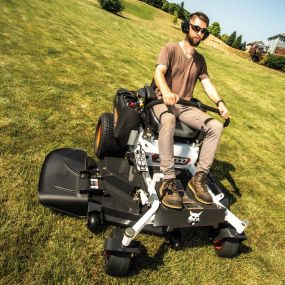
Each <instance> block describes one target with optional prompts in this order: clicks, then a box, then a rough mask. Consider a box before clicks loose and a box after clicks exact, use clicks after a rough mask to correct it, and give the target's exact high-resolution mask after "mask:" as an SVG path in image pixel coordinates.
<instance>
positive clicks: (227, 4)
mask: <svg viewBox="0 0 285 285" xmlns="http://www.w3.org/2000/svg"><path fill="white" fill-rule="evenodd" d="M168 2H173V3H174V2H175V3H181V2H182V0H168ZM184 5H185V6H184V7H185V9H186V10H188V11H189V12H196V11H201V12H204V13H205V14H207V15H208V16H209V18H210V21H211V23H213V22H219V23H220V25H221V28H222V31H221V34H224V33H227V34H231V33H232V32H233V31H236V32H237V35H240V34H241V35H242V37H243V41H246V42H247V43H249V42H252V41H257V40H262V41H263V42H264V43H265V44H266V43H267V38H268V37H270V36H274V35H277V34H280V33H285V0H259V1H258V0H235V1H234V0H216V1H215V0H184Z"/></svg>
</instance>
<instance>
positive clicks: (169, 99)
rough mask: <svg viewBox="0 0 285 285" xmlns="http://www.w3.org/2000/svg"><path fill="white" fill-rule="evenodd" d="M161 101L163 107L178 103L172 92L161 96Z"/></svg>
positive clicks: (177, 97)
mask: <svg viewBox="0 0 285 285" xmlns="http://www.w3.org/2000/svg"><path fill="white" fill-rule="evenodd" d="M162 99H163V102H164V104H165V105H174V104H176V103H177V102H178V100H179V96H178V95H176V94H175V93H172V92H167V93H165V94H163V95H162Z"/></svg>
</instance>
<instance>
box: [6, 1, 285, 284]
mask: <svg viewBox="0 0 285 285" xmlns="http://www.w3.org/2000/svg"><path fill="white" fill-rule="evenodd" d="M125 4H126V10H125V11H124V12H123V14H122V16H123V17H122V16H117V15H113V14H111V13H108V12H106V11H103V10H102V9H101V8H100V7H99V5H98V3H97V1H94V0H45V1H44V0H41V1H38V0H21V1H16V0H0V11H1V13H0V114H1V115H0V131H1V133H0V134H1V141H0V169H1V171H0V199H1V200H0V203H1V204H0V225H1V227H0V284H285V239H284V236H285V218H284V213H285V206H284V205H285V192H284V181H285V173H284V169H285V158H284V153H285V136H284V133H285V128H284V125H285V117H284V112H285V74H284V73H280V72H276V71H274V70H270V69H267V68H265V67H262V66H259V65H256V64H254V63H252V62H249V61H248V60H246V59H243V58H240V57H237V56H235V55H232V56H231V55H230V56H229V55H226V54H223V53H222V52H220V51H218V50H216V49H213V48H211V47H209V46H207V45H205V44H202V45H201V47H199V48H198V50H199V52H201V53H202V54H203V55H204V56H205V57H206V60H207V63H208V70H209V74H210V76H211V78H212V81H213V82H214V84H215V85H216V86H217V88H218V90H219V93H220V95H221V97H222V98H223V99H224V100H225V101H226V103H227V106H228V108H229V110H230V112H231V116H232V120H231V125H230V126H229V127H228V128H227V129H225V130H224V134H223V138H222V141H221V144H220V147H219V150H218V153H217V156H216V160H215V163H214V165H213V173H214V174H215V176H216V178H217V181H218V182H219V183H220V185H221V186H222V187H224V188H225V189H227V191H228V193H229V196H230V197H231V200H232V206H231V209H232V211H233V212H234V213H235V214H236V215H237V216H238V217H239V218H241V219H243V220H249V221H250V225H249V226H248V228H247V230H246V234H247V236H248V240H247V241H245V242H244V245H243V246H242V247H241V253H240V255H239V256H238V257H236V258H234V259H221V258H218V257H217V256H216V255H215V252H214V249H213V246H212V245H211V244H210V243H209V242H208V241H207V239H205V238H203V237H201V236H200V235H199V233H198V232H196V231H194V232H192V231H184V232H183V243H182V247H181V249H180V250H178V251H174V250H172V249H170V248H169V247H168V246H167V245H166V244H165V240H164V239H163V238H162V237H157V236H154V235H147V234H141V235H139V236H138V240H139V241H140V242H141V243H142V244H143V245H144V247H145V249H146V254H144V255H143V256H140V257H139V258H137V259H136V260H134V262H133V264H132V265H131V269H130V274H129V276H128V277H126V278H111V277H109V276H107V275H106V274H105V272H104V257H103V256H102V251H103V245H104V240H105V238H106V237H108V236H109V235H110V232H111V230H112V229H113V226H108V227H106V229H104V230H103V231H102V232H101V233H100V234H98V235H94V234H92V233H91V232H90V231H89V230H88V229H87V227H86V221H85V220H78V219H73V218H70V217H66V216H63V215H59V214H56V213H54V212H52V211H51V210H49V209H46V208H44V207H43V206H42V205H40V204H39V202H38V193H37V185H38V178H39V173H40V169H41V165H42V163H43V160H44V158H45V156H46V155H47V154H48V153H49V152H50V151H52V150H53V149H56V148H60V147H76V148H82V149H84V150H86V151H87V152H88V153H89V154H90V155H92V156H93V151H92V140H93V135H94V129H95V126H96V123H97V120H98V117H99V116H100V114H101V113H102V112H105V111H111V110H112V101H113V96H114V94H115V92H116V90H117V89H118V88H119V87H125V88H128V89H131V90H133V89H137V88H140V87H142V86H144V85H145V84H149V83H150V81H151V79H152V75H153V70H154V66H155V62H156V57H157V54H158V52H159V50H160V48H161V47H162V45H163V44H165V43H166V42H168V41H177V40H180V39H181V38H182V37H183V34H182V33H181V32H180V31H179V27H178V26H176V27H175V26H174V25H173V24H172V21H171V19H172V17H171V16H170V15H168V14H165V13H163V12H161V11H159V10H156V9H154V8H152V7H150V6H148V5H145V4H143V3H141V2H139V1H135V0H127V1H126V2H125ZM202 8H203V7H202V3H201V9H202ZM195 95H196V96H197V97H199V98H200V99H201V100H202V101H203V102H205V103H209V104H210V102H209V100H207V99H206V96H205V95H204V94H203V91H202V89H201V86H200V84H199V83H198V84H197V88H196V92H195Z"/></svg>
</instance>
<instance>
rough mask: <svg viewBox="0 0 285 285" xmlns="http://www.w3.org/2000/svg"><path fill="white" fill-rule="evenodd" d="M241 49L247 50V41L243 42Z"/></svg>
mask: <svg viewBox="0 0 285 285" xmlns="http://www.w3.org/2000/svg"><path fill="white" fill-rule="evenodd" d="M240 49H241V50H246V42H243V43H242V44H241V47H240Z"/></svg>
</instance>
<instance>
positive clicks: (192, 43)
mask: <svg viewBox="0 0 285 285" xmlns="http://www.w3.org/2000/svg"><path fill="white" fill-rule="evenodd" d="M187 40H188V42H189V43H190V45H191V46H193V47H197V46H198V45H199V44H200V42H201V41H199V42H195V41H194V40H193V38H191V37H190V36H189V35H187Z"/></svg>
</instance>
